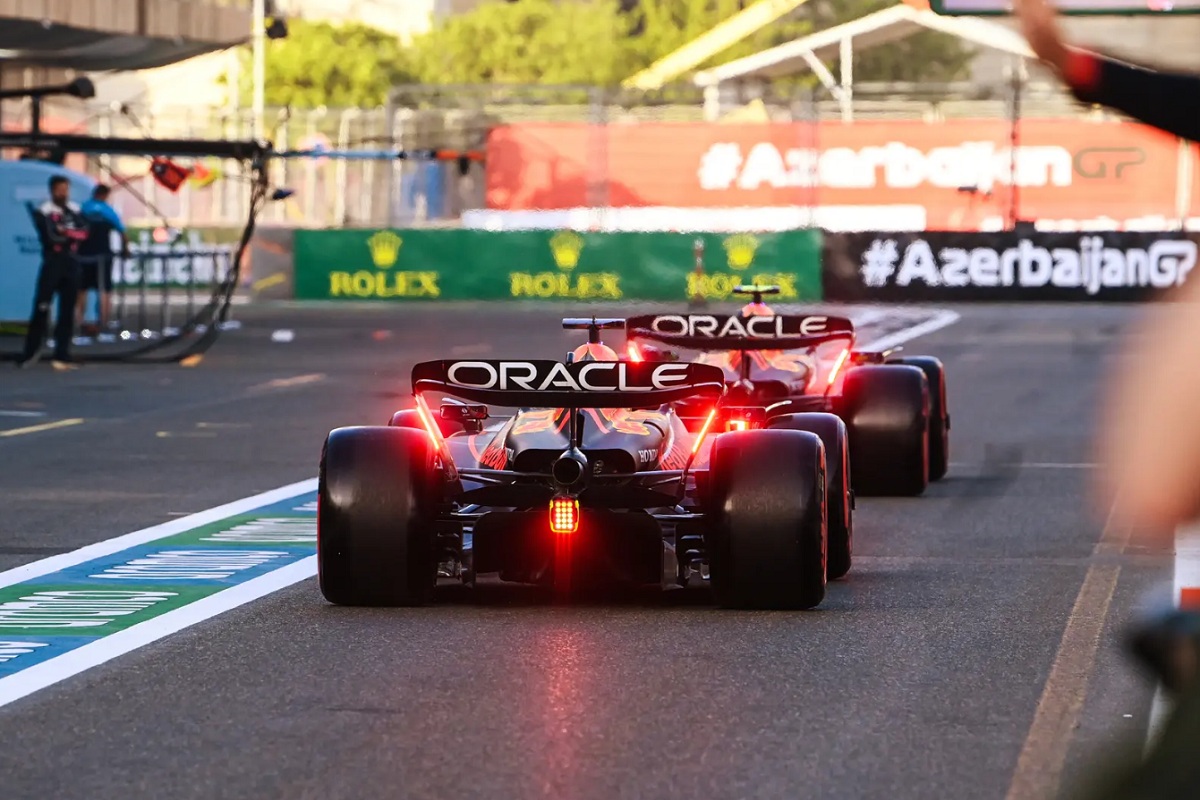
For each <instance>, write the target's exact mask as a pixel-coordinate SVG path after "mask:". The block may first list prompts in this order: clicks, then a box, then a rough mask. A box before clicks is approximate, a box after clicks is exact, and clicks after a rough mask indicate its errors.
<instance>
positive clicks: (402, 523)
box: [317, 427, 437, 606]
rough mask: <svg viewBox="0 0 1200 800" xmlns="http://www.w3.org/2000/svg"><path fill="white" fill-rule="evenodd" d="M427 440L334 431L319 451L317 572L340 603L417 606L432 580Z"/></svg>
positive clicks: (377, 431) (387, 431)
mask: <svg viewBox="0 0 1200 800" xmlns="http://www.w3.org/2000/svg"><path fill="white" fill-rule="evenodd" d="M433 456H434V453H433V446H432V444H431V442H430V440H429V435H428V434H426V433H424V432H422V431H416V430H410V429H406V428H368V427H361V428H338V429H337V430H334V431H333V432H331V433H330V434H329V437H328V438H327V439H326V440H325V449H324V451H323V452H322V454H321V468H320V476H319V479H318V482H319V486H318V506H317V571H318V579H319V582H320V586H321V594H322V595H324V596H325V599H326V600H328V601H329V602H331V603H335V604H337V605H347V606H417V605H424V604H425V603H427V602H428V601H429V599H430V596H431V595H432V592H433V587H434V584H435V582H436V580H437V564H436V555H435V552H434V531H433V526H432V525H431V524H429V522H428V520H429V514H428V510H427V509H428V506H429V505H430V501H431V498H432V497H433V496H434V492H435V489H436V485H435V473H434V462H433Z"/></svg>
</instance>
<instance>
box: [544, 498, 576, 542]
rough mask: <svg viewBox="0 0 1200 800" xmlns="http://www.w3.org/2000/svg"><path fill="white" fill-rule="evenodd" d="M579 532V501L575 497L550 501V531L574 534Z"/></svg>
mask: <svg viewBox="0 0 1200 800" xmlns="http://www.w3.org/2000/svg"><path fill="white" fill-rule="evenodd" d="M577 530H579V501H578V500H576V499H575V498H574V497H556V498H554V499H553V500H551V501H550V531H551V532H552V533H574V532H575V531H577Z"/></svg>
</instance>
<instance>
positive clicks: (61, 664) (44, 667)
mask: <svg viewBox="0 0 1200 800" xmlns="http://www.w3.org/2000/svg"><path fill="white" fill-rule="evenodd" d="M930 313H932V314H933V316H932V318H929V317H925V318H921V321H919V322H918V323H917V324H916V325H912V326H911V327H908V328H903V329H901V330H898V331H895V332H892V333H890V334H887V335H886V336H884V337H882V338H881V339H878V340H876V341H873V342H868V343H866V344H863V345H861V346H862V347H863V348H864V349H886V348H888V347H895V346H897V345H898V344H900V343H902V342H906V341H909V340H911V339H915V338H917V337H919V336H924V335H926V334H929V333H932V332H934V331H936V330H939V329H941V328H944V327H946V326H948V325H951V324H953V323H955V322H957V321H958V319H959V315H958V314H957V313H954V312H952V311H931V312H930ZM887 316H888V315H887V314H886V313H885V314H883V315H882V316H876V317H874V318H872V320H871V321H872V322H881V321H884V320H885V319H886V318H887ZM903 319H906V320H911V319H912V313H911V311H907V313H906V314H905V315H904V317H903ZM316 488H317V479H316V478H310V479H309V480H305V481H300V482H298V483H293V484H291V485H288V486H283V487H280V488H279V489H274V490H272V491H269V492H264V493H262V494H259V495H255V496H254V497H248V498H245V499H242V500H236V501H234V502H232V503H227V504H225V505H222V506H217V507H216V508H211V509H208V510H206V511H201V512H198V513H196V514H190V515H188V516H186V517H181V518H179V519H174V520H171V521H169V522H165V523H162V524H161V525H155V526H154V527H151V528H146V529H144V530H140V531H135V532H133V533H128V534H125V535H123V536H118V537H115V538H113V539H107V540H105V541H102V542H97V543H95V544H91V545H88V546H86V547H82V548H80V549H78V550H74V551H72V552H70V553H63V554H61V555H56V556H51V557H50V558H45V559H42V560H40V561H35V562H32V563H30V564H24V565H22V566H19V567H16V568H14V569H10V570H8V571H6V572H2V573H0V588H4V587H7V586H12V585H14V584H19V583H24V582H27V581H30V580H32V579H35V578H40V577H43V576H47V575H51V574H53V573H57V572H59V571H61V570H64V569H67V568H70V567H76V566H79V565H81V564H86V563H88V562H91V561H95V560H96V559H100V558H103V557H105V556H110V555H113V554H115V553H119V552H121V551H123V550H126V549H128V548H130V547H135V546H138V545H145V544H150V543H153V542H155V541H158V540H161V539H165V538H167V537H170V536H174V535H176V534H180V533H184V532H187V531H191V530H194V529H196V528H199V527H201V526H202V525H207V524H209V523H212V522H217V521H220V520H223V519H226V518H228V517H231V516H233V515H236V514H242V513H246V512H249V511H252V510H255V509H258V508H261V507H263V506H268V505H271V504H273V503H278V502H282V501H285V500H289V499H292V498H295V497H298V496H301V495H304V494H306V493H309V492H313V491H315V490H316ZM316 574H317V558H316V556H315V555H313V556H308V557H306V558H303V559H301V560H299V561H295V562H293V563H291V564H288V565H287V566H285V567H282V568H279V569H275V570H272V571H269V572H266V573H265V574H262V575H259V576H257V577H255V578H251V579H250V580H247V581H245V582H242V583H238V584H236V585H233V586H230V587H229V588H226V589H223V590H221V591H218V592H216V593H215V594H211V595H209V596H207V597H204V598H202V599H200V600H196V601H195V602H191V603H188V604H186V605H183V606H181V607H179V608H175V609H173V610H171V611H167V612H166V613H164V614H160V615H158V616H154V617H151V618H150V619H147V620H145V621H144V622H140V623H137V624H135V625H132V626H130V627H129V628H126V629H124V630H121V631H117V632H115V633H111V634H109V635H106V636H104V637H103V638H100V639H97V640H95V641H93V642H91V643H89V644H85V645H82V646H80V647H77V648H75V649H73V650H70V651H68V652H65V653H63V654H62V655H58V656H55V657H53V658H49V659H47V660H45V661H42V662H40V663H37V664H34V665H33V666H30V667H27V668H25V669H22V670H20V671H18V672H16V673H13V674H11V675H8V676H6V677H2V678H0V707H3V706H6V705H8V704H10V703H13V702H15V701H17V700H20V699H22V698H24V697H28V696H29V695H31V694H33V693H35V692H37V691H39V690H41V689H44V688H46V687H48V686H52V685H54V684H56V683H59V682H61V681H64V680H66V679H68V678H71V677H73V676H75V675H78V674H80V673H82V672H85V671H86V670H89V669H91V668H92V667H96V666H99V665H101V664H104V663H106V662H109V661H112V660H113V659H115V658H118V657H119V656H122V655H125V654H126V653H130V652H132V651H134V650H137V649H139V648H142V647H145V646H146V645H149V644H152V643H153V642H156V641H158V640H160V639H163V638H165V637H167V636H170V635H171V634H173V633H177V632H179V631H181V630H184V629H185V628H189V627H191V626H193V625H196V624H198V623H201V622H204V621H205V620H209V619H212V618H213V617H216V616H219V615H221V614H223V613H225V612H226V611H230V610H232V609H234V608H237V607H238V606H241V605H245V604H246V603H249V602H252V601H254V600H257V599H259V598H262V597H265V596H267V595H269V594H271V593H273V592H276V591H279V590H280V589H284V588H286V587H288V586H291V585H293V584H296V583H299V582H300V581H303V580H306V579H308V578H311V577H313V576H315V575H316ZM5 637H8V634H5ZM8 638H20V637H8Z"/></svg>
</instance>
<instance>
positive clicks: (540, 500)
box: [317, 319, 849, 609]
mask: <svg viewBox="0 0 1200 800" xmlns="http://www.w3.org/2000/svg"><path fill="white" fill-rule="evenodd" d="M624 326H625V321H624V320H620V319H604V320H596V319H591V320H587V319H583V320H575V319H568V320H564V327H566V328H569V329H587V330H588V331H589V334H588V342H587V343H586V344H584V345H581V346H580V347H579V348H578V349H576V350H575V351H574V352H572V353H570V354H569V355H568V357H567V358H566V359H565V360H564V361H561V362H560V361H553V360H530V361H517V360H511V361H510V360H478V361H468V360H452V361H430V362H425V363H421V364H418V365H416V366H415V367H414V368H413V371H412V392H413V399H414V404H415V407H414V408H411V409H405V410H401V411H398V412H396V413H395V414H394V415H393V417H392V418H391V420H390V423H389V424H388V425H387V426H378V427H345V428H338V429H336V430H334V431H332V432H330V434H329V435H328V437H327V438H326V440H325V444H324V449H323V451H322V454H321V462H320V479H319V482H320V486H319V503H318V517H317V519H318V540H317V558H318V567H319V577H320V588H321V592H322V593H323V595H324V596H325V598H326V599H328V600H329V601H331V602H333V603H336V604H343V605H420V604H424V603H426V602H428V601H429V600H430V599H431V598H432V592H433V590H434V587H435V584H436V583H437V582H438V581H439V579H442V580H447V579H448V580H451V581H455V580H457V581H461V582H463V583H466V584H468V585H469V584H473V583H474V582H475V579H476V577H477V576H478V575H482V574H497V575H498V576H499V577H500V578H501V579H502V580H507V581H516V582H522V583H530V584H538V585H544V586H550V587H553V588H554V589H556V590H558V589H567V590H569V589H570V587H572V586H581V585H590V584H593V583H594V582H595V581H600V582H603V583H612V582H627V583H634V584H662V583H663V581H664V575H666V576H668V580H669V581H672V582H677V583H680V584H687V583H688V582H689V581H690V580H692V579H698V580H700V581H707V582H708V583H709V584H710V585H711V588H712V592H713V594H714V597H715V599H716V600H717V602H718V603H719V604H720V605H722V606H725V607H732V608H762V609H805V608H811V607H814V606H816V605H818V604H820V603H821V601H822V600H823V598H824V596H825V590H826V582H827V580H828V579H829V577H830V575H831V574H832V575H834V577H836V573H837V572H838V571H839V570H841V571H844V570H842V566H841V565H838V566H837V568H836V569H835V570H834V571H833V572H832V573H831V572H830V565H829V564H828V560H827V550H828V541H827V536H828V533H827V531H828V520H829V507H830V498H829V496H828V488H827V487H828V486H829V481H828V480H827V474H828V473H829V472H830V471H834V472H836V471H838V470H839V469H843V470H844V466H843V464H842V462H843V461H844V459H845V454H844V449H843V450H830V449H827V447H826V443H825V441H824V440H823V439H822V437H821V435H820V434H819V432H814V429H819V427H820V426H819V425H816V424H810V423H811V421H809V422H806V420H805V419H804V418H806V417H808V416H810V415H808V414H806V413H798V414H796V415H794V417H795V419H793V420H792V422H793V424H791V425H789V424H787V415H782V416H780V415H776V416H775V417H773V418H772V419H771V424H770V425H769V426H767V425H766V422H767V420H766V417H765V415H764V414H763V413H762V412H763V409H761V408H758V407H740V406H738V405H736V403H737V402H741V401H740V399H739V400H736V401H735V400H734V399H733V398H734V397H735V396H734V395H731V394H730V393H729V392H728V391H727V390H726V375H725V373H724V372H723V371H722V370H721V369H720V368H719V367H716V366H713V365H710V364H700V363H688V362H671V361H630V360H628V359H623V358H619V357H618V355H617V353H616V352H615V351H613V350H612V349H611V348H609V347H607V346H606V345H604V344H603V343H602V342H601V341H600V333H601V331H602V330H605V329H619V328H623V327H624ZM439 396H440V397H441V399H440V400H437V399H434V398H437V397H439ZM737 397H740V396H737ZM680 404H684V405H686V407H687V408H688V409H689V410H690V412H695V417H694V418H691V417H687V416H685V415H684V414H681V413H680V410H679V408H678V406H679V405H680ZM500 409H512V410H511V411H510V412H508V413H504V412H503V411H501V410H500ZM842 474H844V472H843V473H842ZM848 566H849V565H848V563H847V564H845V568H847V569H848Z"/></svg>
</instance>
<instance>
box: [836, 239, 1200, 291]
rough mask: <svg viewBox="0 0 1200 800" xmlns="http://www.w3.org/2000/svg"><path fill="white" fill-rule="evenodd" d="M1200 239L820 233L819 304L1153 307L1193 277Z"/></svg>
mask: <svg viewBox="0 0 1200 800" xmlns="http://www.w3.org/2000/svg"><path fill="white" fill-rule="evenodd" d="M1198 242H1200V234H1196V233H1189V232H1183V233H1180V232H1171V231H1095V232H1080V233H1058V232H1053V233H1051V232H1045V231H1028V232H1014V231H996V232H982V233H974V232H953V231H952V232H946V231H927V232H924V233H886V232H884V233H880V232H863V233H826V234H825V236H824V245H823V253H822V266H823V273H824V274H823V276H822V280H823V285H824V293H825V297H827V298H828V299H830V300H836V301H845V302H905V301H913V302H929V301H935V302H954V301H959V300H994V301H1005V302H1007V301H1038V300H1045V301H1055V302H1063V301H1080V300H1082V301H1093V302H1094V301H1117V302H1130V301H1141V300H1149V299H1152V298H1154V297H1155V296H1157V295H1159V294H1161V293H1163V292H1165V291H1168V290H1170V289H1172V288H1174V287H1178V286H1182V285H1183V284H1184V283H1185V282H1186V281H1188V280H1190V279H1192V278H1191V275H1192V272H1193V270H1194V268H1195V266H1196V257H1197V244H1198Z"/></svg>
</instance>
